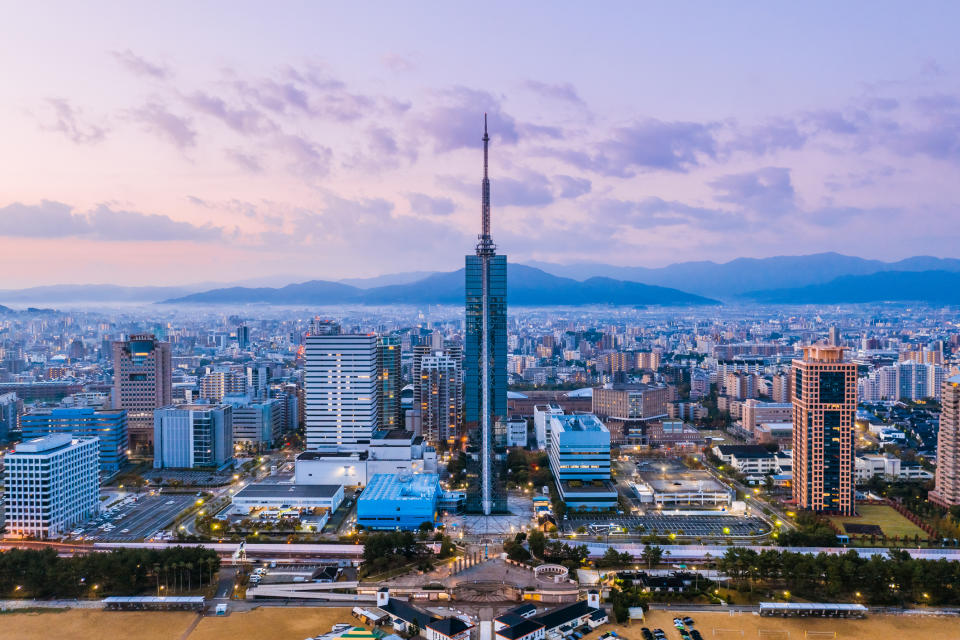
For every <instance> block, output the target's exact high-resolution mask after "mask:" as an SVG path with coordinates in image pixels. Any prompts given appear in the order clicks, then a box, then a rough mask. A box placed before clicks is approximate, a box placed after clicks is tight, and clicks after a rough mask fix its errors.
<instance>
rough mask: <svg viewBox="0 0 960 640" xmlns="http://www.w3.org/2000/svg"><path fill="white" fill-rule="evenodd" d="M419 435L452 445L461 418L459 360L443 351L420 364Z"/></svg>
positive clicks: (458, 431)
mask: <svg viewBox="0 0 960 640" xmlns="http://www.w3.org/2000/svg"><path fill="white" fill-rule="evenodd" d="M417 383H418V384H419V386H420V389H419V393H415V395H416V396H418V397H419V398H420V401H421V406H420V411H421V413H420V416H421V434H422V435H423V437H424V439H425V440H426V441H427V442H428V443H430V444H433V445H436V444H443V446H444V447H446V448H454V447H456V445H457V444H458V442H457V440H458V438H459V436H460V425H461V422H462V420H463V369H462V368H461V363H460V360H459V359H457V358H454V357H451V356H449V355H446V354H445V353H444V352H442V351H437V352H434V354H433V355H431V356H426V357H424V358H423V359H422V360H421V363H420V380H418V381H417Z"/></svg>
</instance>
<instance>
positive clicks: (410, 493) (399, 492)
mask: <svg viewBox="0 0 960 640" xmlns="http://www.w3.org/2000/svg"><path fill="white" fill-rule="evenodd" d="M439 491H440V476H439V475H437V474H436V473H415V474H398V473H377V474H374V476H373V477H372V478H370V481H369V482H367V487H366V489H364V490H363V493H362V494H360V500H423V499H429V500H433V499H435V498H436V496H437V494H438V493H439Z"/></svg>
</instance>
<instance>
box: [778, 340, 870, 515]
mask: <svg viewBox="0 0 960 640" xmlns="http://www.w3.org/2000/svg"><path fill="white" fill-rule="evenodd" d="M843 352H844V348H843V347H830V346H822V345H815V346H809V347H804V348H803V358H802V359H799V360H794V361H793V380H794V393H793V455H794V464H793V477H794V481H793V499H794V501H795V502H796V504H797V506H798V507H799V508H801V509H809V510H811V511H816V512H827V513H838V514H841V515H853V513H854V478H853V476H854V458H853V452H854V417H855V415H856V410H857V365H856V364H855V363H853V362H844V361H843Z"/></svg>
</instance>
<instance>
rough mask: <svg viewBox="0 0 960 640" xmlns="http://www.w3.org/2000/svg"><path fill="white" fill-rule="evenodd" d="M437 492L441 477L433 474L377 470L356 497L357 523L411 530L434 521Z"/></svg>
mask: <svg viewBox="0 0 960 640" xmlns="http://www.w3.org/2000/svg"><path fill="white" fill-rule="evenodd" d="M440 495H441V490H440V476H438V475H437V474H435V473H420V474H393V473H378V474H376V475H374V476H372V477H371V478H370V481H369V482H368V484H367V486H366V488H365V489H364V490H363V493H362V494H360V498H359V499H358V500H357V525H358V526H364V527H366V528H367V529H407V530H412V529H416V528H418V527H419V526H420V525H421V524H422V523H424V522H430V523H435V522H436V521H437V516H438V503H439V500H440Z"/></svg>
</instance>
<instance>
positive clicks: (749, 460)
mask: <svg viewBox="0 0 960 640" xmlns="http://www.w3.org/2000/svg"><path fill="white" fill-rule="evenodd" d="M713 454H714V455H715V456H717V457H718V458H720V459H721V460H722V461H723V462H725V463H726V464H729V465H730V466H731V467H733V468H734V469H736V470H737V472H738V473H743V474H746V475H750V474H767V473H777V458H776V456H774V455H773V454H772V453H770V452H769V451H767V450H766V449H765V448H763V447H761V446H759V445H751V444H742V445H741V444H720V445H716V446H715V447H713Z"/></svg>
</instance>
